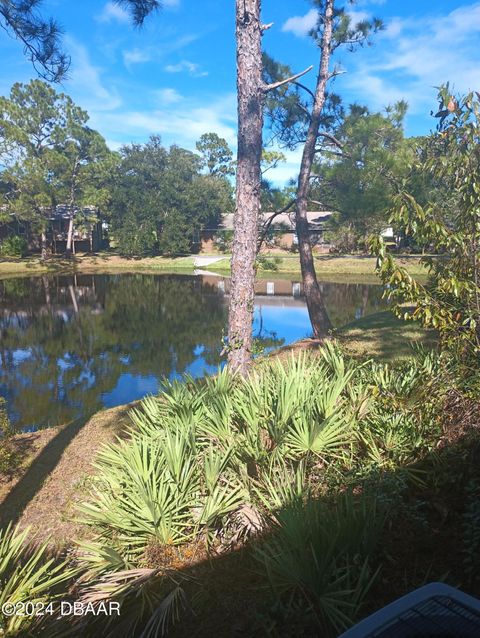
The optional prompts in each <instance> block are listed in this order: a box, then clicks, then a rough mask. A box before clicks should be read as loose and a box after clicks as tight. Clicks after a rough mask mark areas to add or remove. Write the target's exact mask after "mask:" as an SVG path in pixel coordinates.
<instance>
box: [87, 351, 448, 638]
mask: <svg viewBox="0 0 480 638" xmlns="http://www.w3.org/2000/svg"><path fill="white" fill-rule="evenodd" d="M437 377H438V366H437V362H436V359H435V357H434V355H422V356H420V355H419V356H418V357H417V359H414V360H412V361H411V362H409V363H408V364H404V366H403V368H402V369H401V371H398V370H396V369H394V368H392V367H391V366H389V365H387V364H382V365H379V364H375V363H372V362H365V363H359V362H355V361H353V360H350V359H347V358H346V357H345V356H344V355H343V354H342V352H341V351H340V350H339V349H338V347H337V346H336V345H335V344H332V343H327V344H326V345H325V346H324V347H323V348H322V349H321V350H319V352H317V353H315V354H314V355H313V356H309V355H308V354H305V353H304V354H301V355H296V356H292V357H291V358H290V359H287V360H279V359H278V358H275V359H269V358H265V359H264V360H261V361H259V362H258V363H257V365H256V366H255V368H254V369H253V370H252V372H251V374H250V375H249V377H247V378H242V377H240V376H236V375H232V374H231V373H230V372H229V371H228V370H227V369H224V370H221V371H219V372H218V374H217V375H215V376H212V377H207V378H204V379H200V380H194V379H193V378H191V377H188V376H187V377H184V378H182V379H181V380H175V381H168V380H164V381H163V387H162V392H161V393H160V394H159V395H158V396H155V397H148V398H146V399H144V400H143V401H142V403H141V404H140V406H139V407H138V408H135V409H134V410H133V411H132V412H131V418H132V426H131V428H130V431H129V436H128V437H127V438H123V439H122V440H119V441H118V442H117V443H115V444H109V445H107V446H105V447H104V448H103V449H102V451H101V452H100V454H99V456H98V458H97V462H96V467H97V470H98V473H97V475H96V477H95V479H94V482H93V487H92V490H91V493H90V495H89V497H88V499H87V500H86V501H85V502H84V503H83V504H82V505H81V506H80V519H81V521H82V522H83V523H85V524H86V525H88V526H89V527H90V528H91V530H92V532H93V538H92V540H91V541H90V542H89V543H88V545H87V546H85V545H84V546H83V550H84V553H83V557H82V565H83V566H84V567H85V568H86V569H87V572H88V573H89V574H90V575H91V577H92V578H94V579H95V578H97V579H98V590H96V595H98V596H100V592H103V593H104V595H105V597H106V598H108V597H112V596H115V597H116V599H118V600H122V604H125V605H126V608H128V607H129V605H133V607H132V609H133V610H134V609H135V605H134V603H132V600H133V599H134V598H135V594H134V593H133V590H134V587H133V583H135V582H137V581H136V576H138V577H139V578H140V581H141V582H142V583H143V584H144V585H145V587H143V585H142V587H141V591H142V592H147V591H150V585H151V587H152V588H153V590H155V591H157V592H162V596H163V598H162V597H161V596H160V598H158V597H157V598H155V597H153V598H151V597H150V594H149V595H148V600H146V601H145V605H144V606H142V610H145V609H149V610H150V612H151V614H153V616H155V617H156V618H157V620H158V619H159V618H160V619H164V618H167V617H168V618H170V620H172V619H173V617H176V613H177V612H178V610H179V608H180V607H181V606H182V605H183V603H182V602H181V601H183V598H184V593H182V592H184V587H183V584H184V583H183V576H181V575H179V574H177V573H176V572H172V571H169V570H168V569H163V571H162V570H161V571H160V572H158V571H155V570H154V571H153V572H148V574H147V572H142V574H143V576H144V577H145V580H142V578H141V577H140V576H139V573H138V572H137V570H139V569H140V570H144V569H147V570H148V569H151V568H152V567H156V565H153V566H152V565H151V564H150V563H149V560H148V556H149V548H151V547H152V546H156V547H160V548H170V549H171V548H175V547H177V548H179V550H180V549H181V547H182V546H188V545H191V544H193V545H195V546H198V544H204V545H205V546H206V547H207V548H208V549H209V550H212V551H223V550H224V549H227V548H230V547H232V546H238V544H243V543H245V542H246V541H248V539H252V538H256V539H257V543H259V547H260V550H259V551H260V553H259V554H258V556H259V557H260V565H263V573H264V575H265V577H268V578H269V579H270V582H271V586H272V590H273V591H275V592H276V595H278V596H280V599H281V600H290V601H291V602H292V601H294V602H292V605H293V607H295V606H296V608H297V609H300V608H302V609H303V611H304V612H305V610H307V611H308V614H307V615H309V617H310V615H311V614H313V616H312V618H313V622H314V623H316V626H318V627H321V628H322V631H325V632H328V631H333V630H337V629H339V628H341V627H344V626H347V625H348V623H349V622H351V621H352V619H353V618H354V617H355V616H356V614H357V612H358V610H359V608H360V605H361V602H362V600H363V599H364V597H365V595H366V593H367V591H368V588H369V586H370V583H371V579H372V578H373V577H374V574H375V573H376V566H375V563H374V561H372V560H371V552H372V551H373V550H372V548H373V546H374V539H375V538H376V534H377V532H378V529H379V528H380V527H381V526H382V520H383V516H384V515H385V513H386V509H387V508H380V509H379V508H377V507H376V504H375V501H376V495H373V497H372V495H371V494H370V492H371V490H367V491H368V492H369V493H368V494H367V493H366V495H365V499H361V498H355V499H353V500H352V499H351V498H350V497H348V495H346V493H345V491H346V490H347V492H348V491H349V490H350V489H355V490H358V488H359V486H361V485H362V484H363V483H365V484H366V481H367V480H368V478H369V477H370V476H372V475H375V476H377V475H379V474H380V475H382V474H385V473H386V472H391V471H396V470H397V469H399V468H405V472H403V473H402V476H403V477H407V478H408V480H409V481H411V480H414V481H417V480H418V476H417V472H416V470H415V467H413V466H414V463H415V461H416V460H418V459H419V458H421V457H422V456H424V455H428V454H429V453H430V452H431V450H432V449H433V447H434V444H435V442H436V441H437V440H438V436H439V425H438V422H437V414H436V411H435V408H434V406H433V403H434V400H435V397H440V396H441V387H440V386H439V387H437ZM361 492H362V489H361ZM355 493H356V494H357V496H358V492H355ZM302 525H303V527H302ZM310 527H311V530H313V531H311V532H308V529H309V528H310ZM327 530H330V531H331V535H329V534H328V533H327ZM354 530H356V531H355V532H354ZM359 530H363V531H359ZM357 532H358V533H357ZM309 534H313V535H314V537H312V539H311V543H308V542H307V543H306V542H305V539H307V538H310V536H309ZM262 539H264V540H265V543H266V544H263V542H262ZM367 541H368V542H367ZM367 546H368V548H369V549H368V551H367ZM280 551H281V553H282V556H283V558H282V559H281V560H280V559H279V558H278V555H279V552H280ZM276 557H277V558H276ZM302 565H303V567H302ZM300 572H304V574H303V578H304V579H307V580H308V582H307V580H303V581H302V580H301V577H300V576H301V574H300ZM115 574H117V576H118V575H119V574H120V575H122V574H123V576H122V578H124V579H125V582H124V581H122V578H120V576H118V577H119V578H120V581H121V582H120V581H118V580H116V576H115ZM172 574H174V579H173V580H172ZM113 582H115V583H117V585H118V587H117V586H116V587H113V586H112V587H111V586H110V585H112V583H113ZM127 582H130V583H131V584H132V587H131V588H129V587H127V589H126V590H124V589H123V585H122V583H124V584H125V583H127ZM154 582H155V583H157V585H155V586H154V585H153V584H152V583H154ZM102 583H103V585H102ZM147 583H150V584H149V585H147ZM102 587H103V589H102ZM309 588H310V589H309ZM153 590H152V591H153ZM124 594H125V595H124ZM142 595H143V594H142ZM284 596H285V597H286V598H284ZM169 600H170V601H172V602H171V604H172V605H174V608H169V607H168V604H167V603H165V604H164V601H169ZM148 601H150V602H148ZM152 601H153V602H152ZM289 604H290V603H288V604H286V605H287V606H286V607H285V608H284V611H285V613H287V611H288V613H289V614H290V613H291V612H292V609H293V607H289ZM142 605H143V603H142ZM159 605H162V607H161V609H162V610H163V611H162V612H161V613H160V612H159V614H160V615H159V616H156V615H155V614H156V611H155V610H157V611H158V609H159V607H158V606H159ZM302 605H303V607H302ZM179 606H180V607H179ZM173 609H174V613H173V611H172V610H173ZM150 612H149V613H150ZM170 612H172V613H170ZM142 613H143V611H142ZM305 613H307V612H305ZM164 614H166V615H167V616H165V615H164ZM134 616H135V613H134ZM137 616H138V614H137ZM170 620H169V621H168V622H170ZM137 621H138V617H137ZM145 622H148V620H145ZM152 622H153V621H152ZM159 622H163V620H161V621H160V620H159ZM165 622H167V620H165ZM132 635H134V634H132ZM152 635H153V634H152Z"/></svg>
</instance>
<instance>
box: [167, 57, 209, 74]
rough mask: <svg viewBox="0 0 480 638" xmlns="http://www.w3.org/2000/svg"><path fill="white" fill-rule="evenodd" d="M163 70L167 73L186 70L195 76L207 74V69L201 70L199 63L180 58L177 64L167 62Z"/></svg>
mask: <svg viewBox="0 0 480 638" xmlns="http://www.w3.org/2000/svg"><path fill="white" fill-rule="evenodd" d="M164 70H165V71H166V72H167V73H183V72H184V71H186V72H187V73H189V74H190V75H193V76H194V77H197V78H199V77H205V76H206V75H208V71H201V70H200V65H198V64H195V62H190V61H189V60H182V61H181V62H178V63H177V64H167V66H166V67H165V69H164Z"/></svg>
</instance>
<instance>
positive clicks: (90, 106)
mask: <svg viewBox="0 0 480 638" xmlns="http://www.w3.org/2000/svg"><path fill="white" fill-rule="evenodd" d="M65 45H66V47H67V48H68V50H69V52H70V53H71V55H72V66H71V68H70V72H69V78H68V80H67V81H66V85H67V87H68V90H69V92H70V91H72V93H73V94H74V96H75V100H76V101H77V102H78V103H79V104H80V105H81V106H82V107H83V108H85V109H86V110H87V111H88V112H89V113H90V114H93V113H95V112H97V111H111V110H113V109H116V108H118V107H119V106H121V104H122V100H121V98H120V97H119V95H118V93H117V91H116V90H115V89H113V88H106V86H105V85H104V83H103V81H102V77H101V75H102V70H101V69H100V68H98V67H96V66H94V65H93V64H92V63H91V61H90V57H89V55H88V51H87V49H86V47H84V46H83V45H82V44H79V43H78V42H77V41H76V40H74V39H73V38H72V37H70V36H66V37H65Z"/></svg>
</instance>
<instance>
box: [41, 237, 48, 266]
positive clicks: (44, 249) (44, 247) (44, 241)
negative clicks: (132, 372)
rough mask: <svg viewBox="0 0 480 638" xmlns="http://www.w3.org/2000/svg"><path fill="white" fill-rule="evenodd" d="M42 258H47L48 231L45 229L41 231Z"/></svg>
mask: <svg viewBox="0 0 480 638" xmlns="http://www.w3.org/2000/svg"><path fill="white" fill-rule="evenodd" d="M40 259H41V260H42V261H46V259H47V233H46V231H45V230H42V232H41V233H40Z"/></svg>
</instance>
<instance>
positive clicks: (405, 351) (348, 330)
mask: <svg viewBox="0 0 480 638" xmlns="http://www.w3.org/2000/svg"><path fill="white" fill-rule="evenodd" d="M337 337H338V338H339V340H340V341H341V343H342V344H343V345H344V346H345V348H346V349H347V351H348V352H350V353H351V354H353V355H354V356H362V357H363V356H368V357H374V358H375V359H379V360H382V361H393V360H400V359H407V358H408V357H409V356H411V355H412V344H418V345H423V346H425V347H426V348H433V347H435V343H436V337H435V332H434V331H432V330H425V328H423V327H422V326H421V325H419V324H418V323H415V322H412V321H403V320H401V319H397V318H396V317H395V316H394V315H393V314H392V313H391V312H390V311H388V310H387V311H385V312H377V313H375V314H373V315H369V316H368V317H363V318H362V319H358V320H357V321H353V322H352V323H349V324H348V325H346V326H344V327H343V328H341V329H340V330H339V331H338V332H337Z"/></svg>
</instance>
